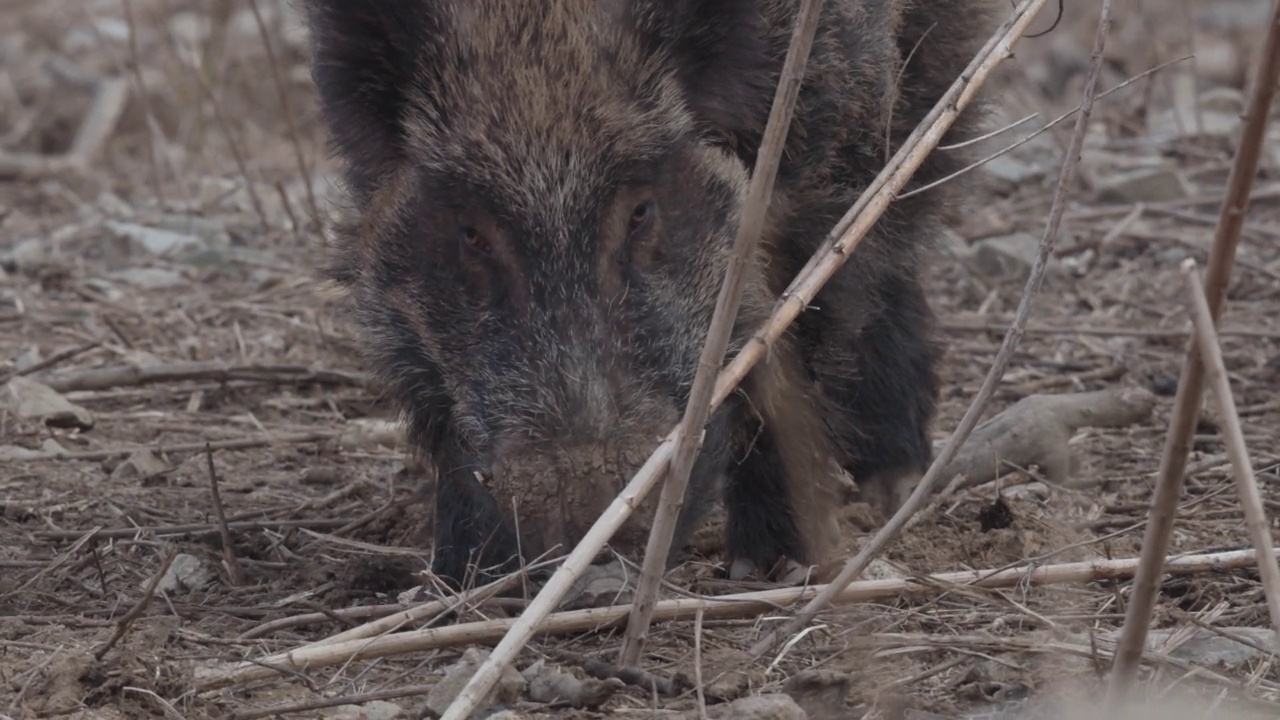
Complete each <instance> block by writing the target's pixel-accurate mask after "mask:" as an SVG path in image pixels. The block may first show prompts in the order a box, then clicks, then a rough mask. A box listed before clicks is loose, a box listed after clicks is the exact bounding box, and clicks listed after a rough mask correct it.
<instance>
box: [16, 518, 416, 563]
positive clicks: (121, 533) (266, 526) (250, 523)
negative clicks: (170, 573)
mask: <svg viewBox="0 0 1280 720" xmlns="http://www.w3.org/2000/svg"><path fill="white" fill-rule="evenodd" d="M347 522H348V521H346V520H244V521H240V522H235V521H231V522H228V523H227V528H228V529H230V530H284V529H286V528H311V529H313V530H324V529H326V528H335V527H342V526H343V525H345V524H346V523H347ZM221 531H222V526H221V525H218V524H216V523H193V524H191V525H149V526H135V527H126V528H112V529H110V530H103V529H97V530H96V531H90V530H37V531H35V532H33V533H31V535H32V537H35V538H39V539H41V540H78V539H80V538H81V537H83V536H84V534H85V533H86V532H94V537H98V538H103V539H107V540H111V539H115V540H120V539H126V538H132V537H138V536H139V535H150V536H153V537H172V536H174V535H208V534H212V533H218V532H221ZM406 552H410V551H406ZM412 554H414V555H417V554H420V553H416V552H414V553H412Z"/></svg>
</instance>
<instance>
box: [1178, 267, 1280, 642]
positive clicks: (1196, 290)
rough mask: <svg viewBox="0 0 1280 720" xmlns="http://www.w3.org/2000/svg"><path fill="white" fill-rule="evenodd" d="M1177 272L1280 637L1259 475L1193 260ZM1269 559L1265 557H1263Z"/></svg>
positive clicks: (1277, 580)
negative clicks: (1183, 280) (1181, 278)
mask: <svg viewBox="0 0 1280 720" xmlns="http://www.w3.org/2000/svg"><path fill="white" fill-rule="evenodd" d="M1182 274H1183V276H1184V277H1185V278H1186V282H1187V312H1188V314H1189V315H1190V316H1191V322H1192V324H1193V325H1194V326H1195V332H1196V346H1197V347H1198V348H1199V349H1200V361H1201V362H1203V363H1204V366H1205V369H1206V373H1207V375H1208V380H1209V383H1210V384H1211V385H1212V386H1213V392H1214V396H1215V398H1216V399H1217V401H1218V418H1219V421H1220V422H1221V423H1222V434H1223V437H1224V438H1225V439H1226V443H1227V455H1229V456H1230V457H1231V467H1232V469H1233V470H1234V471H1235V478H1236V493H1237V494H1238V495H1239V497H1240V507H1241V509H1242V510H1244V524H1245V529H1247V530H1248V531H1249V539H1250V540H1251V541H1252V542H1253V547H1254V549H1255V550H1257V551H1258V552H1259V553H1260V555H1259V557H1258V575H1259V576H1260V577H1261V579H1262V589H1263V592H1264V593H1265V594H1266V597H1267V610H1268V612H1269V613H1270V614H1271V627H1272V629H1273V630H1274V631H1275V632H1276V640H1277V642H1280V567H1277V566H1276V562H1275V555H1276V553H1275V548H1274V547H1273V545H1272V542H1271V523H1270V521H1268V520H1267V512H1266V510H1265V509H1264V508H1263V507H1262V494H1261V493H1259V492H1258V480H1257V478H1255V477H1254V475H1253V465H1252V464H1251V463H1250V462H1249V449H1248V448H1247V447H1245V444H1244V432H1243V431H1241V429H1240V415H1239V414H1238V413H1237V412H1236V402H1235V398H1234V397H1232V395H1231V383H1230V382H1229V381H1228V380H1227V369H1226V367H1225V366H1224V365H1223V363H1222V348H1221V346H1219V344H1218V337H1217V336H1216V335H1214V332H1213V316H1212V315H1210V314H1209V304H1208V303H1207V302H1205V299H1204V287H1203V286H1201V284H1200V276H1199V275H1198V274H1197V273H1196V261H1195V260H1192V259H1190V258H1188V259H1187V260H1186V261H1184V262H1183V263H1182ZM1268 559H1270V561H1268Z"/></svg>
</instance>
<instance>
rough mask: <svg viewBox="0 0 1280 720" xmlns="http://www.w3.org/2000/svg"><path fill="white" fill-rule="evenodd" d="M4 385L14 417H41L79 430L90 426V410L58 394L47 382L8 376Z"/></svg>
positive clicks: (51, 423) (44, 420) (49, 424)
mask: <svg viewBox="0 0 1280 720" xmlns="http://www.w3.org/2000/svg"><path fill="white" fill-rule="evenodd" d="M8 388H9V397H10V398H11V399H12V401H13V406H14V413H15V414H17V416H18V417H21V418H27V419H30V420H41V421H43V422H44V424H45V425H48V426H49V427H57V428H76V429H79V430H88V429H90V428H92V427H93V424H94V418H93V413H91V412H89V411H88V410H85V409H84V408H82V407H80V406H79V405H76V404H74V403H72V402H71V401H69V400H67V399H66V398H64V397H62V396H61V395H59V394H58V392H57V391H56V390H54V389H53V388H50V387H49V386H48V385H43V384H41V383H38V382H36V381H34V380H31V379H29V378H25V377H15V378H13V379H11V380H9V383H8Z"/></svg>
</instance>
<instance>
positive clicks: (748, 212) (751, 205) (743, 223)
mask: <svg viewBox="0 0 1280 720" xmlns="http://www.w3.org/2000/svg"><path fill="white" fill-rule="evenodd" d="M821 12H822V0H804V2H803V3H801V5H800V10H799V13H798V14H797V15H796V21H795V27H794V28H793V30H792V34H791V44H790V46H789V48H788V50H787V59H786V60H785V61H784V63H783V65H782V73H781V76H780V78H779V81H778V87H777V89H776V91H775V93H774V97H773V107H772V108H771V110H770V112H769V121H768V123H767V124H766V125H765V130H764V139H763V140H762V141H761V144H760V153H759V155H758V156H757V158H756V165H755V168H754V169H753V170H752V173H751V185H750V187H749V188H748V190H747V197H746V200H745V202H744V203H743V208H742V216H741V217H740V218H739V221H738V232H737V236H736V237H735V238H734V241H733V254H732V255H731V256H730V257H729V267H728V268H727V269H726V271H725V276H724V283H723V284H722V285H721V286H720V297H719V298H718V299H717V300H716V309H715V312H714V314H713V315H712V316H711V326H710V328H709V329H708V330H707V339H706V342H705V343H704V344H703V346H702V356H701V357H700V358H699V359H698V371H697V374H695V375H694V378H693V388H692V390H691V391H690V393H689V402H688V403H687V404H686V405H685V410H684V418H683V419H682V420H681V422H680V426H679V427H678V428H677V435H676V442H675V449H674V450H673V456H674V457H673V458H672V460H671V464H670V467H669V472H668V474H667V479H666V481H665V482H664V483H663V485H662V494H661V496H660V498H659V501H658V507H657V509H656V511H655V513H654V518H653V526H652V527H651V528H650V529H649V542H648V544H647V546H646V547H645V551H644V564H643V566H642V567H641V569H640V580H639V582H638V583H637V584H636V591H635V600H634V602H633V603H632V611H631V619H630V620H629V621H628V622H627V631H626V636H625V638H624V639H623V642H622V650H621V652H620V654H619V659H618V661H619V662H620V663H621V664H622V665H634V664H636V663H637V662H639V660H640V651H641V650H642V649H643V648H644V639H645V636H646V635H647V634H648V631H649V617H650V615H652V613H653V603H654V602H655V601H656V600H657V599H658V586H659V585H661V584H662V576H663V575H664V574H665V571H666V569H667V555H668V553H669V552H670V550H671V542H672V538H673V536H674V534H675V530H676V523H677V521H678V520H679V517H680V508H681V507H682V506H683V505H684V496H685V490H686V489H687V488H688V485H689V473H690V472H691V471H692V470H693V463H694V460H695V459H696V458H697V456H698V450H699V448H700V447H701V445H702V437H703V433H702V430H703V426H704V425H706V423H707V416H708V415H709V414H710V411H711V392H712V391H713V390H714V389H715V381H716V376H717V375H718V374H719V371H720V368H721V366H723V365H724V355H725V353H726V352H728V349H729V340H730V335H731V334H732V333H733V325H734V320H735V319H736V318H737V316H738V306H739V305H740V304H741V303H742V293H743V290H744V289H745V287H746V281H747V267H748V266H749V262H750V260H751V257H752V255H754V254H755V250H756V247H757V246H758V245H759V244H760V234H761V232H762V228H763V227H764V222H765V213H766V212H767V211H768V209H769V200H770V199H771V198H772V196H773V185H774V181H775V180H776V179H777V175H778V165H779V163H780V162H781V160H782V149H783V148H784V147H785V146H786V141H787V130H788V129H789V127H790V125H791V117H792V115H793V113H794V108H795V104H796V97H797V96H798V95H799V94H800V84H801V82H802V81H803V80H804V72H805V67H806V65H807V64H808V62H809V51H810V50H811V49H812V48H813V36H814V33H815V32H816V31H817V29H818V17H819V15H820V14H821Z"/></svg>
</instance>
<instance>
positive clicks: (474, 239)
mask: <svg viewBox="0 0 1280 720" xmlns="http://www.w3.org/2000/svg"><path fill="white" fill-rule="evenodd" d="M458 239H459V240H461V241H462V244H463V245H466V246H467V247H469V248H471V249H472V250H475V251H476V252H481V253H484V254H485V255H489V254H491V253H493V247H491V246H490V245H489V241H488V240H485V238H484V236H483V235H481V234H480V231H479V230H476V229H475V228H473V227H460V228H458Z"/></svg>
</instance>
